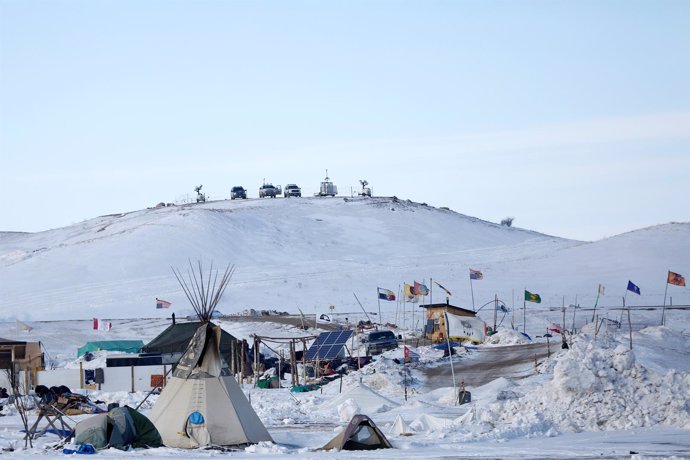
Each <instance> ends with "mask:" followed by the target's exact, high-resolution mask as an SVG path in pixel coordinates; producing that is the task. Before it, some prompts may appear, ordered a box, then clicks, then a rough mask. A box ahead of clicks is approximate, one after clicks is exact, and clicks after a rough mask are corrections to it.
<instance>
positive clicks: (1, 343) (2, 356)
mask: <svg viewBox="0 0 690 460" xmlns="http://www.w3.org/2000/svg"><path fill="white" fill-rule="evenodd" d="M13 365H14V368H15V369H21V370H29V369H43V368H44V357H43V352H42V351H41V342H24V341H22V340H9V339H2V338H0V369H11V368H12V366H13Z"/></svg>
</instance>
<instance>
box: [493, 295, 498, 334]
mask: <svg viewBox="0 0 690 460" xmlns="http://www.w3.org/2000/svg"><path fill="white" fill-rule="evenodd" d="M497 310H498V294H494V329H493V331H494V334H495V333H496V319H497V318H496V315H497V313H496V311H497Z"/></svg>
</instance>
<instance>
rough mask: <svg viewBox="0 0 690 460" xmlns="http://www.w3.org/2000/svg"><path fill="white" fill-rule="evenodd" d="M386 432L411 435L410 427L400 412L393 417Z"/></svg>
mask: <svg viewBox="0 0 690 460" xmlns="http://www.w3.org/2000/svg"><path fill="white" fill-rule="evenodd" d="M388 434H393V435H396V436H410V435H412V434H413V433H412V428H410V425H409V424H408V423H407V422H406V421H405V419H403V418H402V416H401V415H400V414H398V416H397V417H395V421H394V422H393V425H391V427H390V428H389V429H388Z"/></svg>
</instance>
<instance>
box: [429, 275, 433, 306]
mask: <svg viewBox="0 0 690 460" xmlns="http://www.w3.org/2000/svg"><path fill="white" fill-rule="evenodd" d="M433 304H434V279H433V278H429V305H433Z"/></svg>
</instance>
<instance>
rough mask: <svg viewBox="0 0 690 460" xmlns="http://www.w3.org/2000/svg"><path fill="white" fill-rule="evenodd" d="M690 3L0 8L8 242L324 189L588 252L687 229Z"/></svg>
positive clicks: (0, 189)
mask: <svg viewBox="0 0 690 460" xmlns="http://www.w3.org/2000/svg"><path fill="white" fill-rule="evenodd" d="M689 23H690V2H687V1H668V0H663V1H616V0H611V1H606V2H601V1H578V2H567V1H514V2H512V1H485V2H476V1H431V2H421V1H418V2H415V1H377V2H369V1H366V2H365V1H354V2H317V1H291V2H280V1H267V2H243V1H195V2H188V1H153V0H152V1H146V2H140V1H99V2H92V1H59V0H58V1H36V0H25V1H16V0H0V164H2V167H1V168H0V200H1V201H0V202H1V203H2V207H1V210H0V231H29V232H37V231H43V230H48V229H51V228H56V227H62V226H66V225H70V224H73V223H77V222H81V221H83V220H86V219H90V218H93V217H96V216H99V215H105V214H111V213H119V212H128V211H133V210H137V209H142V208H146V207H150V206H154V205H155V204H157V203H159V202H177V203H180V202H183V201H185V200H190V199H193V197H194V195H195V193H194V188H195V187H196V186H198V185H200V184H203V191H205V192H206V194H207V195H208V197H209V198H210V199H227V198H229V196H230V188H231V187H232V186H234V185H242V186H244V187H245V188H247V189H248V191H249V196H250V197H257V196H258V188H259V186H260V185H261V184H262V183H263V182H264V181H266V182H272V183H274V184H281V185H285V184H287V183H297V184H298V185H300V186H301V187H302V189H303V194H304V195H312V194H313V193H314V192H316V191H317V190H318V186H319V183H320V181H321V180H322V179H323V177H324V176H325V175H326V170H328V176H329V177H330V178H331V179H332V180H333V181H334V183H335V184H336V185H337V186H338V187H339V191H340V195H350V194H351V193H353V192H354V193H356V191H357V190H358V189H359V188H360V183H359V181H360V180H361V179H366V180H367V181H368V182H369V184H370V186H371V187H372V189H373V193H374V195H383V196H397V197H399V198H403V199H410V200H412V201H417V202H425V203H428V204H430V205H433V206H439V207H441V206H446V207H449V208H451V209H453V210H455V211H457V212H461V213H463V214H467V215H471V216H475V217H479V218H481V219H485V220H489V221H492V222H499V221H500V220H501V219H503V218H505V217H508V216H510V217H514V219H515V220H514V225H515V226H518V227H522V228H527V229H531V230H536V231H540V232H543V233H547V234H551V235H556V236H561V237H566V238H573V239H578V240H598V239H601V238H605V237H608V236H612V235H615V234H618V233H622V232H626V231H630V230H634V229H637V228H642V227H646V226H650V225H655V224H661V223H667V222H674V221H675V222H679V221H680V222H686V221H688V220H690V218H689V214H690V213H689V210H690V206H688V204H687V197H688V195H690V59H687V56H690V27H688V24H689Z"/></svg>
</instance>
